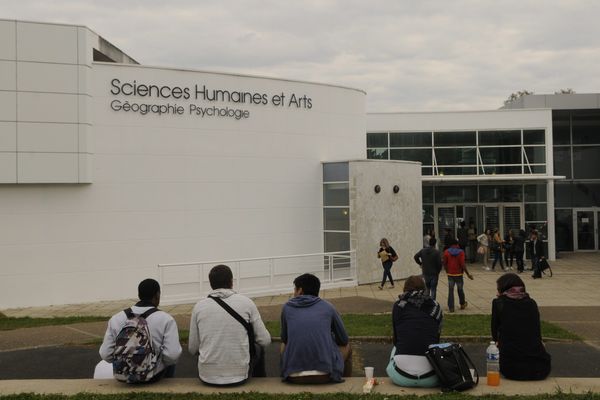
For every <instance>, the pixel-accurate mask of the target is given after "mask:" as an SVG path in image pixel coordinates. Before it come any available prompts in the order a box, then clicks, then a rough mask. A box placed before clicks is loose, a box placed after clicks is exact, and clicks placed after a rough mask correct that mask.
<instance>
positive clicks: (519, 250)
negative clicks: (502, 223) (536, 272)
mask: <svg viewBox="0 0 600 400" xmlns="http://www.w3.org/2000/svg"><path fill="white" fill-rule="evenodd" d="M525 236H526V233H525V231H524V230H523V229H521V230H519V234H518V235H517V236H515V237H514V238H513V252H514V253H515V262H516V263H517V271H518V272H519V273H521V272H523V270H524V269H525V264H524V263H523V254H525Z"/></svg>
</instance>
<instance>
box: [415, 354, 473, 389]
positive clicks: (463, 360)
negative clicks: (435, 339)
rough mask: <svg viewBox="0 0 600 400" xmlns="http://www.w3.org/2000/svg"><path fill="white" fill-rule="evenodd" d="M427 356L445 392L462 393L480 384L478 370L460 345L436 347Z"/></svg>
mask: <svg viewBox="0 0 600 400" xmlns="http://www.w3.org/2000/svg"><path fill="white" fill-rule="evenodd" d="M425 356H426V357H427V359H428V360H429V363H430V364H431V366H432V367H433V369H434V370H435V373H436V375H437V376H438V378H439V380H440V384H441V386H442V391H443V392H450V391H457V392H462V391H463V390H468V389H471V388H474V387H475V386H477V384H478V383H479V373H478V372H477V368H475V365H473V362H472V361H471V359H470V358H469V356H468V355H467V353H466V352H465V350H464V349H463V348H462V346H461V345H460V344H457V343H446V344H444V345H443V346H439V345H435V347H430V348H429V350H427V352H426V353H425ZM471 369H472V370H473V373H471ZM473 377H475V378H473Z"/></svg>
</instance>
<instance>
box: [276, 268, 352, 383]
mask: <svg viewBox="0 0 600 400" xmlns="http://www.w3.org/2000/svg"><path fill="white" fill-rule="evenodd" d="M320 289H321V282H320V281H319V278H317V277H316V276H314V275H311V274H303V275H300V276H299V277H297V278H296V279H294V297H293V298H292V299H291V300H289V301H288V302H287V303H286V304H285V305H284V306H283V310H282V311H281V341H282V346H281V355H282V356H281V376H282V377H283V380H284V381H288V382H292V383H310V384H312V383H328V382H343V381H344V380H343V379H342V376H346V377H347V376H350V375H351V373H352V349H351V347H350V343H349V342H348V334H347V333H346V329H345V328H344V323H343V322H342V319H341V318H340V316H339V315H338V313H337V311H336V310H335V308H334V307H333V306H332V305H331V304H330V303H329V302H327V301H325V300H323V299H321V298H320V297H319V290H320Z"/></svg>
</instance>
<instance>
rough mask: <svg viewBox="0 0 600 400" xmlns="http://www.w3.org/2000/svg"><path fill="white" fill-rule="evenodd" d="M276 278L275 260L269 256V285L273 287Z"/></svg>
mask: <svg viewBox="0 0 600 400" xmlns="http://www.w3.org/2000/svg"><path fill="white" fill-rule="evenodd" d="M274 280H275V260H274V259H273V258H269V286H270V287H271V288H273V282H274Z"/></svg>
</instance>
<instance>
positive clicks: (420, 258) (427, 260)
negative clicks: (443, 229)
mask: <svg viewBox="0 0 600 400" xmlns="http://www.w3.org/2000/svg"><path fill="white" fill-rule="evenodd" d="M436 243H437V240H436V239H435V238H431V239H429V247H426V248H424V249H421V250H419V252H418V253H417V254H415V262H416V263H417V264H419V265H420V266H421V270H422V271H423V280H424V281H425V287H426V288H427V291H426V293H427V294H428V295H429V296H430V297H431V298H432V299H434V300H435V296H436V294H437V284H438V278H439V276H440V271H441V270H442V255H441V253H440V251H439V250H438V249H436V247H435V244H436Z"/></svg>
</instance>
